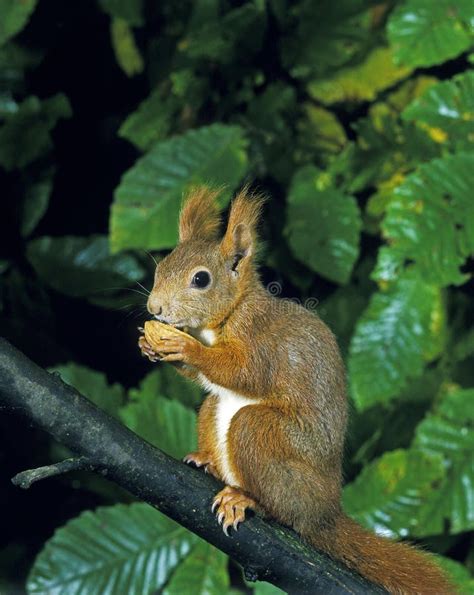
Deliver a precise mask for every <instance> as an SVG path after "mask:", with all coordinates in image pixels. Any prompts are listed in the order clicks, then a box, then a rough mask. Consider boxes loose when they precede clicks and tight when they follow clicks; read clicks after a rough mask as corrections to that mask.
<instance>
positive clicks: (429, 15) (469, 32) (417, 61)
mask: <svg viewBox="0 0 474 595" xmlns="http://www.w3.org/2000/svg"><path fill="white" fill-rule="evenodd" d="M473 20H474V5H473V3H472V0H456V2H453V1H452V0H436V2H433V1H432V0H405V2H402V3H400V4H399V5H398V6H397V7H396V8H395V10H394V11H393V12H392V14H391V15H390V17H389V20H388V26H387V31H388V38H389V41H390V44H391V45H392V47H393V49H394V52H395V58H396V59H397V61H399V62H400V63H402V64H406V65H407V66H415V67H416V66H432V65H433V64H440V63H441V62H445V61H446V60H449V59H451V58H455V57H456V56H458V55H459V54H461V53H462V52H464V51H465V50H467V49H468V48H469V46H470V45H471V44H472V41H473V26H472V23H473Z"/></svg>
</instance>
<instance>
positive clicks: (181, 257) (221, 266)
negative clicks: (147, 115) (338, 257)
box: [139, 187, 454, 594]
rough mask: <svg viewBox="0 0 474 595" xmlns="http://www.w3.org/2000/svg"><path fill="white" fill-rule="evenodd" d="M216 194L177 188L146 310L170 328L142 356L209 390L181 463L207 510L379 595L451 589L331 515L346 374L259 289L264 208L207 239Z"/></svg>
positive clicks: (402, 548) (317, 334)
mask: <svg viewBox="0 0 474 595" xmlns="http://www.w3.org/2000/svg"><path fill="white" fill-rule="evenodd" d="M215 199H216V192H214V191H211V190H210V189H208V188H205V187H201V188H197V189H194V190H193V191H191V192H190V194H189V196H188V198H187V200H186V201H185V202H184V206H183V208H182V210H181V214H180V221H179V243H178V245H177V247H176V248H175V249H174V250H173V251H172V252H171V253H170V254H169V255H168V256H166V257H165V258H164V259H163V260H162V261H161V262H159V263H158V266H157V268H156V274H155V280H154V286H153V289H152V291H151V293H150V296H149V299H148V310H149V312H150V314H152V315H153V317H154V318H155V319H157V320H158V321H161V322H163V323H166V324H169V325H172V326H174V327H176V328H181V329H182V328H185V329H186V331H187V333H189V334H187V335H184V334H183V333H181V334H178V335H176V336H167V337H162V338H161V337H160V340H159V344H158V345H156V344H153V347H152V346H151V345H150V343H149V342H148V341H147V339H146V338H145V337H144V336H141V337H140V339H139V346H140V349H141V350H142V353H143V354H144V355H146V356H147V357H149V358H150V359H151V360H152V361H157V360H160V361H165V362H166V361H167V362H173V363H174V365H175V367H176V369H177V370H178V371H179V372H180V373H181V374H184V375H186V376H188V377H190V378H192V379H193V380H195V381H196V382H198V383H199V384H200V385H201V386H203V387H204V388H205V389H206V391H208V395H207V397H206V399H205V401H204V403H203V405H202V406H201V409H200V412H199V420H198V442H199V443H198V451H197V452H194V453H191V454H189V455H188V456H187V457H185V461H186V462H187V463H193V464H194V465H196V466H198V467H203V468H205V470H206V471H208V472H210V473H212V474H213V475H215V476H216V477H217V478H219V479H220V480H222V481H223V482H224V483H225V484H226V487H225V488H224V489H223V490H221V491H220V492H219V493H218V494H217V495H216V497H215V499H214V503H213V511H215V512H216V514H217V520H218V522H219V523H221V524H222V526H223V529H224V531H225V532H226V533H228V532H229V530H230V528H231V527H233V528H234V530H237V528H238V525H239V523H241V522H242V521H244V519H245V511H246V509H254V510H257V511H260V512H262V513H263V514H264V515H267V516H269V517H272V518H274V519H276V520H278V521H279V522H281V523H283V524H284V525H287V526H289V527H292V528H293V529H294V530H295V531H296V532H297V533H299V535H300V536H301V537H302V538H303V539H304V540H305V541H306V542H308V543H310V544H311V545H313V546H314V547H316V548H317V549H319V550H322V551H323V552H326V553H327V554H329V556H331V557H333V558H334V559H336V560H340V561H342V562H343V563H344V564H346V565H347V566H349V567H350V568H352V569H353V570H355V571H356V572H358V573H359V574H361V575H362V576H363V577H365V578H367V579H368V580H369V581H372V582H373V583H376V584H378V585H381V586H382V587H384V588H385V589H386V590H388V591H389V592H390V593H420V594H421V593H431V594H434V593H453V592H454V588H453V587H452V585H451V584H450V583H449V581H448V579H447V578H446V577H445V575H444V574H443V572H442V571H441V569H440V568H439V567H438V566H437V565H436V563H435V562H434V561H433V559H432V557H431V556H430V555H429V554H425V553H423V552H421V551H419V550H418V549H416V548H415V547H412V546H410V545H407V544H404V543H396V542H393V541H390V540H388V539H385V538H383V537H379V536H377V535H374V534H372V533H370V532H369V531H366V530H365V529H363V528H362V527H360V526H359V525H358V524H357V523H356V522H354V521H353V520H351V519H350V518H349V517H347V516H346V515H345V514H344V512H343V510H342V507H341V488H342V457H343V448H344V437H345V433H346V424H347V396H346V380H345V370H344V365H343V362H342V359H341V355H340V352H339V349H338V346H337V342H336V340H335V338H334V335H333V334H332V332H331V331H330V330H329V328H328V327H327V326H326V325H325V324H324V322H322V321H321V320H320V318H319V317H318V316H317V315H316V314H315V313H312V312H309V311H307V310H306V309H304V308H303V307H301V306H298V305H297V304H293V303H291V304H288V302H283V301H282V300H280V299H278V298H276V297H274V296H271V295H270V294H269V293H268V292H267V291H266V290H265V288H264V287H263V285H262V284H261V282H260V279H259V276H258V272H257V266H256V258H255V256H256V251H257V241H258V240H257V224H258V220H259V216H260V212H261V209H262V204H263V199H262V198H261V197H260V196H257V195H252V194H251V193H249V192H248V191H247V190H244V191H242V192H240V193H239V194H238V195H237V196H236V198H235V199H234V201H233V202H232V205H231V208H230V214H229V219H228V224H227V229H226V231H225V234H224V236H223V237H222V238H221V237H220V235H219V230H220V216H219V210H218V208H217V207H216V202H215Z"/></svg>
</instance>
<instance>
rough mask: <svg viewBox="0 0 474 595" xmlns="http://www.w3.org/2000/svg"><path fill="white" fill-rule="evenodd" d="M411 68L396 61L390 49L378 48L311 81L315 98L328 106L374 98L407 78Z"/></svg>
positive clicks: (310, 92) (312, 93)
mask: <svg viewBox="0 0 474 595" xmlns="http://www.w3.org/2000/svg"><path fill="white" fill-rule="evenodd" d="M410 72H411V69H410V68H408V67H405V66H397V65H396V64H394V63H393V59H392V52H391V50H390V49H389V48H385V47H377V48H375V49H374V50H373V51H372V52H371V53H370V54H369V55H368V56H367V57H366V59H365V60H364V61H363V62H362V63H361V64H357V65H356V66H350V67H347V68H342V69H340V70H336V72H335V73H333V74H332V75H331V76H330V77H328V78H324V79H317V80H315V81H313V82H310V83H309V85H308V91H309V94H310V95H311V97H313V98H314V99H316V100H318V101H320V102H322V103H323V104H325V105H332V104H333V103H338V102H360V101H372V100H373V99H375V98H376V97H377V95H378V94H379V93H380V91H383V90H384V89H387V88H388V87H391V86H392V85H393V84H395V83H396V82H398V81H400V80H401V79H404V78H405V77H407V76H408V75H409V74H410Z"/></svg>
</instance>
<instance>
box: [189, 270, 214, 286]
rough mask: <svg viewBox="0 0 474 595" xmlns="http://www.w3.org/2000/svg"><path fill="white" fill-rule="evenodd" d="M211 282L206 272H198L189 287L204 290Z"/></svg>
mask: <svg viewBox="0 0 474 595" xmlns="http://www.w3.org/2000/svg"><path fill="white" fill-rule="evenodd" d="M210 282H211V275H209V273H208V272H207V271H198V272H197V273H196V274H195V275H194V277H193V280H192V281H191V285H193V286H194V287H198V288H199V289H204V288H205V287H207V286H208V285H209V283H210Z"/></svg>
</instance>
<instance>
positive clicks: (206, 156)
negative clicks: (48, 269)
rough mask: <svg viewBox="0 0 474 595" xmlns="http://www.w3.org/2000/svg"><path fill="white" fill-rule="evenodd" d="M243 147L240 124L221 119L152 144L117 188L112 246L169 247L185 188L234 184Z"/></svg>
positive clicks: (242, 159) (241, 165)
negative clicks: (225, 123) (215, 122)
mask: <svg viewBox="0 0 474 595" xmlns="http://www.w3.org/2000/svg"><path fill="white" fill-rule="evenodd" d="M245 147H246V142H245V140H244V137H243V134H242V131H241V129H240V128H238V127H237V126H226V125H223V124H213V125H212V126H208V127H205V128H199V129H197V130H190V131H189V132H186V133H185V134H183V135H181V136H176V137H173V138H170V139H169V140H166V141H163V142H159V143H158V144H156V145H155V146H154V147H153V148H152V149H151V150H150V151H149V152H148V153H147V154H146V155H145V156H143V157H141V158H140V159H139V160H138V161H137V162H136V164H135V165H134V166H133V167H132V168H131V169H130V170H128V171H127V172H126V173H125V175H124V176H123V178H122V181H121V183H120V185H119V187H118V188H117V190H116V192H115V201H114V204H113V205H112V213H111V221H110V228H111V232H110V234H111V243H112V249H113V250H114V251H117V250H122V249H124V248H148V249H159V248H171V247H173V246H174V245H175V243H176V240H177V233H178V232H177V227H178V214H179V209H180V206H181V200H182V196H183V193H184V192H185V191H186V189H188V188H189V187H190V186H192V185H196V184H206V183H207V184H211V185H214V186H219V185H223V184H225V185H227V187H228V188H229V190H232V189H234V188H235V187H236V186H237V184H238V183H239V181H240V180H241V178H242V176H243V175H244V173H245V171H246V169H247V155H246V152H245Z"/></svg>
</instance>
